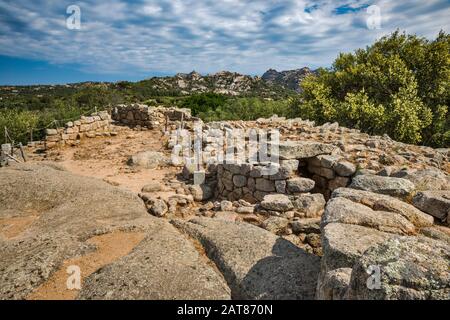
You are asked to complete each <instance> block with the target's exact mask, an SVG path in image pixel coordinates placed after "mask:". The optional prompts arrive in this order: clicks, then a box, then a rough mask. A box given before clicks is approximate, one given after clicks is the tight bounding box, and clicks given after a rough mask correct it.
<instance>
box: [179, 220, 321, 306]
mask: <svg viewBox="0 0 450 320" xmlns="http://www.w3.org/2000/svg"><path fill="white" fill-rule="evenodd" d="M173 224H174V225H175V226H177V227H178V228H180V229H181V230H183V231H185V232H187V233H188V234H189V235H191V236H193V237H195V238H196V239H198V240H199V241H200V243H201V244H202V245H203V247H204V248H205V250H206V253H207V255H208V256H209V258H210V259H211V260H213V261H214V262H215V263H216V265H217V266H218V268H219V269H220V270H221V272H222V273H223V275H224V277H225V279H226V281H227V282H228V285H229V286H230V288H231V290H232V297H233V298H235V299H313V298H314V295H315V288H316V285H317V277H318V274H319V262H320V259H319V257H317V256H314V255H311V254H308V253H306V252H305V251H304V250H302V249H300V248H299V247H297V246H295V245H294V244H292V243H291V242H289V241H287V240H285V239H282V238H280V237H277V236H276V235H274V234H272V233H270V232H268V231H266V230H263V229H261V228H258V227H256V226H253V225H250V224H247V223H234V222H227V221H219V220H215V219H209V218H195V219H192V220H190V221H189V222H186V221H181V220H175V221H173Z"/></svg>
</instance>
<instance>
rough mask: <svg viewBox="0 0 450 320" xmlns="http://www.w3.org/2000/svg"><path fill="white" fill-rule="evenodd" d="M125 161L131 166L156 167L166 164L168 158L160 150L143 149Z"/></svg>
mask: <svg viewBox="0 0 450 320" xmlns="http://www.w3.org/2000/svg"><path fill="white" fill-rule="evenodd" d="M127 163H128V165H129V166H132V167H137V168H144V169H156V168H157V167H158V166H164V165H167V164H168V163H169V160H168V159H167V157H166V156H165V155H164V154H163V153H162V152H156V151H143V152H139V153H137V154H135V155H132V156H131V157H130V158H129V159H128V162H127Z"/></svg>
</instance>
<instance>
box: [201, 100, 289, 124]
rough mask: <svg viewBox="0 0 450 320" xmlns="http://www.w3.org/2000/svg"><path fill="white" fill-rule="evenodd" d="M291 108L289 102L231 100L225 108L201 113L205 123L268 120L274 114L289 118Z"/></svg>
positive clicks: (221, 107)
mask: <svg viewBox="0 0 450 320" xmlns="http://www.w3.org/2000/svg"><path fill="white" fill-rule="evenodd" d="M289 112H290V106H289V104H288V101H287V100H278V101H273V100H265V99H261V98H232V99H231V98H230V99H229V100H228V101H227V103H225V104H224V105H223V106H220V107H218V108H216V109H215V110H209V111H206V112H201V113H199V116H200V118H202V119H203V120H205V121H220V120H244V121H247V120H256V119H258V118H268V117H271V116H272V115H274V114H277V115H278V116H289V115H290V113H289Z"/></svg>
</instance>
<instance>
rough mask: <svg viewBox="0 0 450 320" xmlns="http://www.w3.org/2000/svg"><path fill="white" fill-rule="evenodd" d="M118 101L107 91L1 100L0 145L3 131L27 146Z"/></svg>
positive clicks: (3, 134) (22, 96)
mask: <svg viewBox="0 0 450 320" xmlns="http://www.w3.org/2000/svg"><path fill="white" fill-rule="evenodd" d="M121 101H122V100H121V98H120V97H119V96H118V95H116V94H115V93H114V92H111V91H109V90H107V88H103V87H97V88H84V89H82V90H79V91H77V92H75V93H73V92H70V93H66V92H65V91H63V92H59V93H58V94H54V93H52V94H51V95H41V96H36V95H34V94H33V93H30V94H29V95H28V94H22V95H20V96H18V97H16V98H15V99H4V100H2V101H1V103H0V141H1V143H3V142H4V141H5V130H4V128H5V127H6V128H7V130H8V132H9V135H10V137H11V139H13V140H14V141H15V142H22V143H27V142H28V141H30V139H31V131H33V132H32V134H33V140H39V139H41V138H43V137H44V136H45V128H54V127H57V126H63V125H64V123H66V122H68V121H70V120H75V119H78V118H80V116H81V115H87V114H91V113H93V112H94V111H95V108H96V107H98V108H100V109H102V110H103V109H104V108H105V107H107V106H108V105H113V104H116V103H119V102H121Z"/></svg>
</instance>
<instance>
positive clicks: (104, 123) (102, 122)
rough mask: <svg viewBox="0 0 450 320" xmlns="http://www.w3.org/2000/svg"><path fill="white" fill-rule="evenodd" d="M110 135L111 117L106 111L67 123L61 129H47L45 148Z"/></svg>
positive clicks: (74, 143) (73, 143)
mask: <svg viewBox="0 0 450 320" xmlns="http://www.w3.org/2000/svg"><path fill="white" fill-rule="evenodd" d="M109 135H111V116H110V115H109V114H108V112H106V111H101V112H98V113H94V114H92V115H91V116H89V117H85V116H82V117H81V118H80V119H79V120H76V121H70V122H67V123H66V125H65V126H64V127H62V128H57V129H47V131H46V138H45V148H46V149H51V148H54V147H57V146H65V145H76V144H78V143H79V142H80V140H81V139H83V138H95V137H99V136H109Z"/></svg>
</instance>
